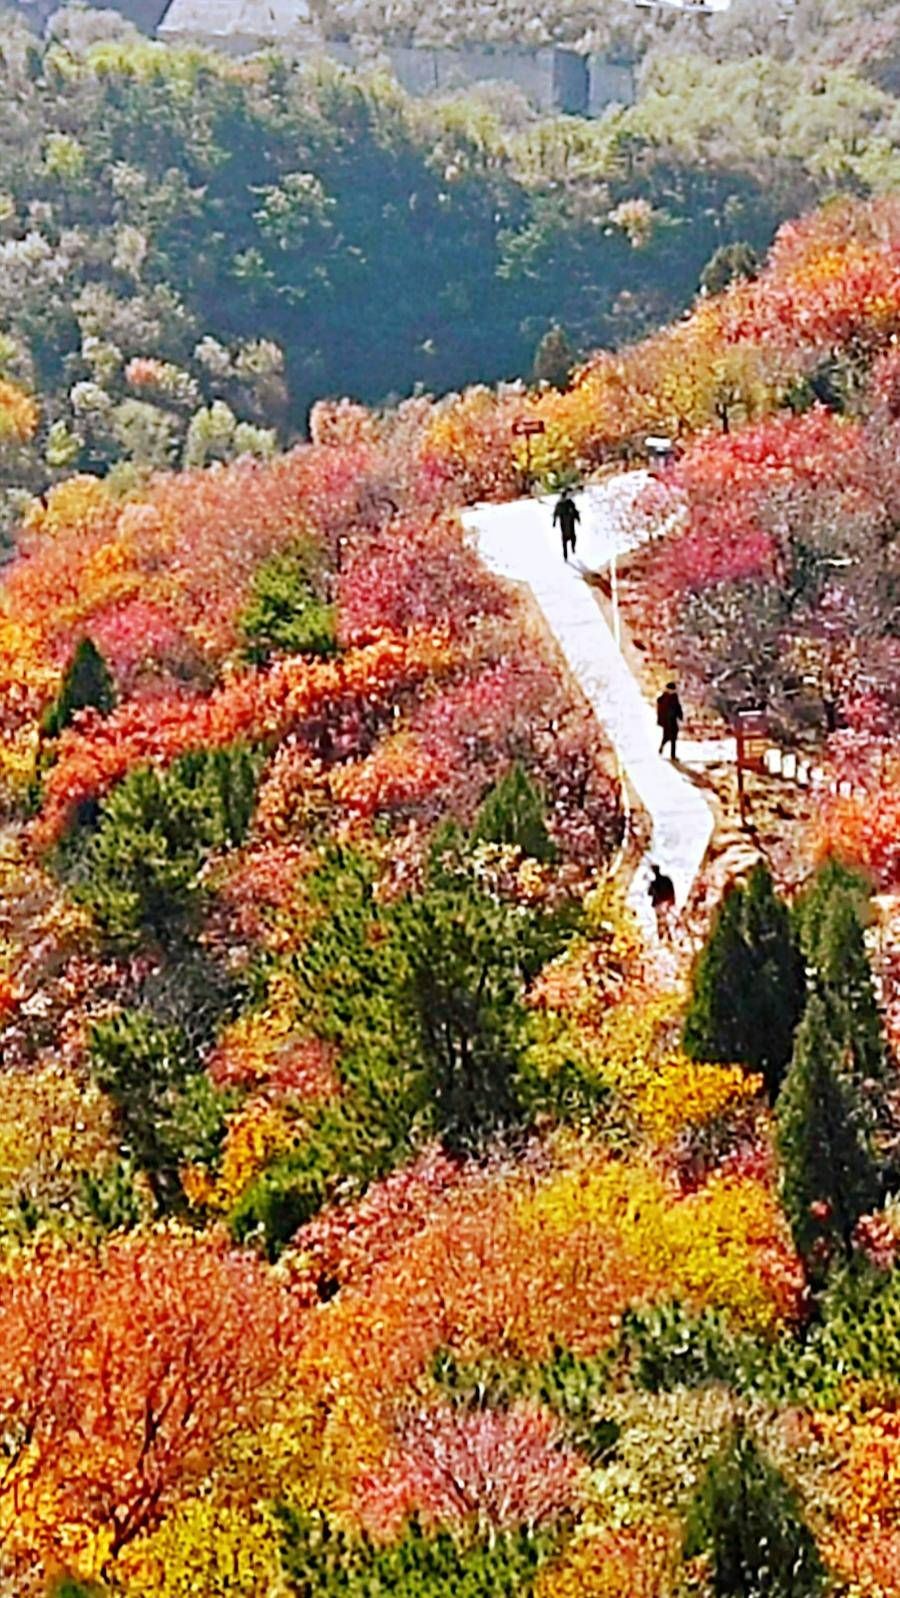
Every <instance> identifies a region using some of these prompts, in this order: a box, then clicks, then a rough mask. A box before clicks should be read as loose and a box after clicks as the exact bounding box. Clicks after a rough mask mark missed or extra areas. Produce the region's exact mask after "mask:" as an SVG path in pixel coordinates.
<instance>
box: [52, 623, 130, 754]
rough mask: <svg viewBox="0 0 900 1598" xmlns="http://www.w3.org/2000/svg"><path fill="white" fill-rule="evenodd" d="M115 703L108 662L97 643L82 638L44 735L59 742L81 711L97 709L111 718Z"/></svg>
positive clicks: (53, 705)
mask: <svg viewBox="0 0 900 1598" xmlns="http://www.w3.org/2000/svg"><path fill="white" fill-rule="evenodd" d="M115 702H116V690H115V684H114V683H113V680H112V676H111V675H110V670H109V667H108V666H107V664H106V661H105V660H104V659H103V656H102V655H101V653H100V651H99V649H98V648H97V645H96V644H95V643H94V641H93V639H91V638H82V640H81V642H80V643H79V644H78V647H77V648H76V650H75V653H74V654H73V656H72V659H71V660H70V661H69V664H68V666H67V667H66V670H65V674H64V676H63V680H62V683H61V684H60V689H59V693H58V694H57V697H56V699H55V700H54V702H53V704H52V705H51V706H50V707H49V709H48V710H47V712H46V714H45V716H44V720H43V723H42V731H43V732H44V735H45V737H47V738H58V737H59V735H60V733H61V732H62V731H63V730H64V729H65V728H66V727H68V726H69V725H70V723H71V721H72V719H73V717H74V716H75V714H76V712H77V711H79V710H86V709H88V707H89V706H93V708H94V709H95V710H99V711H100V714H101V715H102V716H108V715H109V713H110V711H111V710H112V709H113V706H114V705H115Z"/></svg>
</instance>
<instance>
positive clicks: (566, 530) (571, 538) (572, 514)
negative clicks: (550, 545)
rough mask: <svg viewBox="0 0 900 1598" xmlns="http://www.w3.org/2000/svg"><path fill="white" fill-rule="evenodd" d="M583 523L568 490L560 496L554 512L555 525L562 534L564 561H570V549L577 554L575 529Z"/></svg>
mask: <svg viewBox="0 0 900 1598" xmlns="http://www.w3.org/2000/svg"><path fill="white" fill-rule="evenodd" d="M580 521H581V516H580V515H579V512H578V506H577V505H576V503H575V501H574V499H573V498H572V496H571V494H570V493H569V490H568V489H567V488H566V489H564V490H563V492H562V493H561V494H560V496H559V499H558V500H557V502H556V508H555V510H554V512H553V525H554V527H558V528H559V530H560V532H561V533H562V549H563V560H568V558H569V549H570V547H571V550H572V554H573V555H574V553H575V528H576V527H577V525H578V523H579V522H580Z"/></svg>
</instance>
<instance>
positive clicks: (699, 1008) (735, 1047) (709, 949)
mask: <svg viewBox="0 0 900 1598" xmlns="http://www.w3.org/2000/svg"><path fill="white" fill-rule="evenodd" d="M743 907H744V895H743V889H742V888H740V887H737V886H735V887H732V888H729V890H728V892H727V893H726V894H725V897H724V898H723V899H722V902H721V904H720V905H719V908H718V911H717V912H716V916H715V919H714V921H713V925H712V929H711V931H710V934H709V937H708V939H707V941H706V945H705V947H704V948H703V949H702V950H701V952H700V955H699V958H698V959H697V962H696V964H695V966H694V972H693V982H692V992H691V1000H690V1004H689V1005H688V1010H687V1014H686V1016H685V1022H684V1048H685V1052H686V1053H687V1054H689V1055H690V1057H691V1059H693V1060H721V1061H731V1060H734V1061H739V1060H741V1058H742V1056H743V1055H744V1053H745V1052H746V1048H747V1028H746V1024H745V1015H744V1011H745V1008H746V1004H747V998H748V994H749V983H750V958H749V952H748V949H747V945H746V943H745V942H744V935H743Z"/></svg>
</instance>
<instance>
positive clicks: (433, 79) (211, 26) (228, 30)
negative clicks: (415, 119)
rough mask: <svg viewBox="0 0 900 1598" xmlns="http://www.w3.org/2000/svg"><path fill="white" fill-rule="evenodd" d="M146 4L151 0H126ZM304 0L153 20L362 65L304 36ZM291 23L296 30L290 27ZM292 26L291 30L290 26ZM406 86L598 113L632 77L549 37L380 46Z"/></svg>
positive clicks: (350, 50) (219, 42) (197, 2)
mask: <svg viewBox="0 0 900 1598" xmlns="http://www.w3.org/2000/svg"><path fill="white" fill-rule="evenodd" d="M132 3H145V4H152V3H155V0H132ZM307 16H308V13H307V10H306V5H305V0H171V4H170V6H169V9H168V11H167V12H166V15H165V17H164V19H163V22H162V24H161V26H160V28H159V37H160V38H161V39H165V40H167V41H168V42H169V43H173V44H174V43H177V42H180V43H186V42H188V41H189V40H194V41H196V42H197V43H203V44H211V45H214V46H215V47H216V48H217V49H220V50H225V51H227V52H228V53H229V54H230V55H246V54H248V53H250V52H252V51H253V50H258V49H262V48H263V47H264V46H265V45H266V44H278V43H279V42H280V41H281V42H285V43H289V44H290V45H291V46H292V47H294V48H297V49H299V50H301V51H302V52H303V53H304V54H310V55H322V56H325V57H327V58H328V59H329V60H331V61H336V62H338V63H339V64H340V65H341V66H346V67H357V66H364V65H366V61H367V58H366V57H365V56H364V55H363V54H362V53H361V52H360V51H359V50H357V49H355V48H354V47H353V45H350V44H341V43H337V42H334V41H331V40H329V41H327V42H320V43H314V42H313V41H312V40H311V39H310V40H309V41H308V42H306V43H304V41H303V39H302V31H301V30H302V27H303V24H304V21H305V19H306V17H307ZM295 30H296V31H295ZM292 33H293V37H291V34H292ZM380 59H381V60H383V61H386V62H387V63H388V65H389V67H390V70H391V72H392V73H393V75H394V77H395V78H396V79H397V82H398V83H399V84H401V85H402V87H403V88H404V89H405V90H406V91H407V93H408V94H416V95H428V94H441V93H450V92H452V91H453V90H455V89H465V88H468V87H469V86H470V85H472V84H475V83H512V84H515V86H516V87H517V88H519V89H521V91H522V93H523V94H524V95H526V97H527V98H528V100H529V101H530V102H531V104H532V105H533V106H534V107H535V108H536V109H537V110H538V111H541V112H544V113H545V114H549V115H552V114H554V113H555V112H568V113H570V114H571V115H573V116H599V115H600V113H601V112H602V111H603V110H604V109H605V107H606V106H607V105H610V104H612V103H616V104H618V105H630V104H631V103H632V102H633V100H634V80H633V77H632V74H631V71H630V69H629V68H628V67H621V66H616V65H612V64H611V63H609V62H607V61H605V60H604V58H603V57H602V56H583V55H579V54H578V53H577V52H576V51H575V50H563V49H560V48H557V47H556V46H554V45H548V46H547V47H546V48H544V49H541V50H519V49H514V48H510V47H506V46H502V45H497V46H495V47H491V46H488V45H469V46H465V47H463V48H460V49H458V50H449V49H438V48H435V49H420V48H418V47H416V46H403V45H392V46H390V47H388V48H386V49H384V50H383V51H381V52H380Z"/></svg>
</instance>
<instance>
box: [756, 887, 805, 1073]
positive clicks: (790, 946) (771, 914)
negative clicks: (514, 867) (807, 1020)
mask: <svg viewBox="0 0 900 1598" xmlns="http://www.w3.org/2000/svg"><path fill="white" fill-rule="evenodd" d="M743 933H744V942H745V944H746V946H747V950H748V953H749V957H750V967H751V977H750V981H751V991H750V994H749V996H748V1001H749V1008H748V1011H747V1013H746V1015H745V1020H746V1026H747V1044H746V1054H745V1056H744V1058H745V1060H746V1063H747V1064H748V1065H751V1066H752V1067H753V1069H754V1070H755V1071H759V1072H761V1073H762V1075H763V1077H764V1078H765V1082H766V1087H767V1089H768V1093H769V1097H770V1098H771V1099H774V1098H775V1096H776V1094H777V1092H778V1089H779V1087H780V1086H781V1082H782V1079H783V1077H784V1073H785V1071H786V1070H787V1066H788V1062H789V1060H790V1058H791V1053H792V1051H793V1047H794V1033H795V1031H796V1029H797V1026H798V1023H799V1021H800V1018H801V1016H802V1014H803V1007H804V1003H805V999H806V981H805V976H804V970H803V958H802V955H801V953H800V950H799V947H798V945H797V942H796V939H795V936H794V932H793V928H792V926H791V917H790V912H789V910H788V908H787V905H786V904H784V903H783V902H782V900H780V899H779V898H778V896H777V894H776V892H775V886H774V883H773V882H772V876H771V873H770V872H769V870H768V869H767V868H766V867H765V866H764V865H762V864H761V863H760V864H757V865H755V866H754V867H753V870H752V871H751V873H750V875H749V877H748V878H747V885H746V888H745V891H744V904H743Z"/></svg>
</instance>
